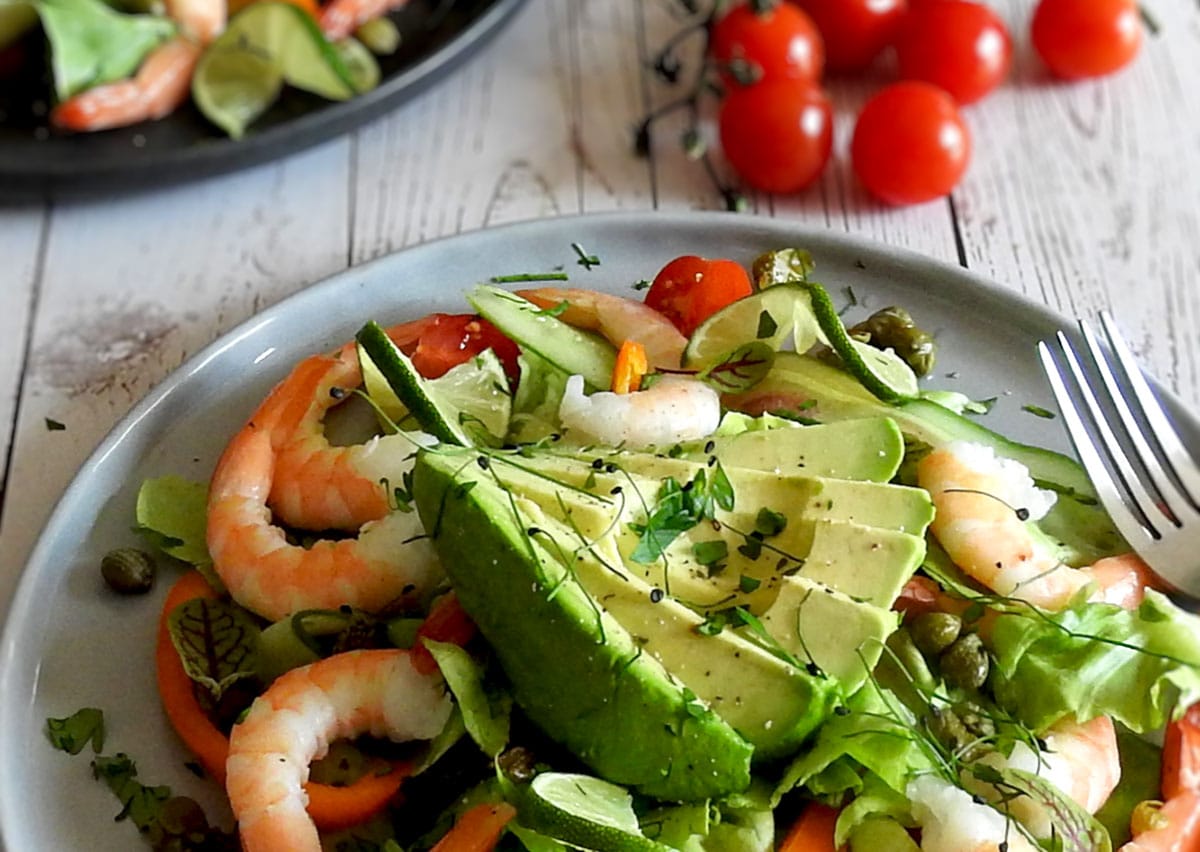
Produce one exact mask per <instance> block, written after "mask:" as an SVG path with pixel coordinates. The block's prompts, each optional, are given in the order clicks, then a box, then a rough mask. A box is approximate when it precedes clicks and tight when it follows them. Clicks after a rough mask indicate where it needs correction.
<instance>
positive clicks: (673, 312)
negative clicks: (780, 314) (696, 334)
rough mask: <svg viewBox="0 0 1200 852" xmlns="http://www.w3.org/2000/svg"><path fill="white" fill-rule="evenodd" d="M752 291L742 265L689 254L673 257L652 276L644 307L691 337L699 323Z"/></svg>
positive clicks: (748, 277)
mask: <svg viewBox="0 0 1200 852" xmlns="http://www.w3.org/2000/svg"><path fill="white" fill-rule="evenodd" d="M752 290H753V287H751V285H750V276H749V275H747V274H746V270H745V269H743V268H742V266H741V264H738V263H735V262H734V261H732V260H708V259H707V258H703V257H697V256H696V255H694V254H688V255H684V256H683V257H677V258H675V259H674V260H672V261H671V262H670V263H668V264H667V265H666V266H664V267H663V268H662V269H661V270H660V271H659V273H658V274H657V275H655V276H654V283H653V284H651V285H650V289H649V291H647V293H646V304H647V305H648V306H649V307H651V308H654V310H656V311H658V312H659V313H660V314H662V315H663V316H665V317H666V318H667V319H669V320H670V321H671V322H672V323H674V324H675V327H676V328H677V329H679V330H680V332H682V333H683V334H685V335H687V336H689V337H690V336H691V334H692V332H693V331H695V330H696V328H697V327H698V326H699V325H700V324H701V323H702V322H704V321H705V320H706V319H708V318H709V317H710V316H712V315H713V314H715V313H716V312H717V311H719V310H721V308H723V307H725V306H726V305H728V304H730V303H731V302H736V301H737V300H738V299H740V298H742V297H743V296H749V295H750V293H751V292H752Z"/></svg>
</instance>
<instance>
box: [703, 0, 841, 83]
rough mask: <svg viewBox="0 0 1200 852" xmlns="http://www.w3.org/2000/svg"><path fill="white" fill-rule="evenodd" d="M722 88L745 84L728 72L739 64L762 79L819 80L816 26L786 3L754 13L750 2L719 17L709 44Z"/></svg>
mask: <svg viewBox="0 0 1200 852" xmlns="http://www.w3.org/2000/svg"><path fill="white" fill-rule="evenodd" d="M709 50H710V52H711V53H712V57H713V59H715V60H716V61H717V64H718V66H719V67H720V70H721V76H722V77H723V78H724V79H725V83H726V85H730V86H733V85H737V84H738V83H739V82H742V83H745V82H747V81H746V80H742V79H740V78H739V77H738V76H737V75H736V74H732V73H730V70H729V69H730V67H731V66H734V65H737V64H741V65H743V66H745V67H746V71H747V72H749V73H750V74H752V75H753V77H752V79H753V81H754V82H758V81H760V80H775V79H780V78H782V79H791V80H819V79H821V71H822V70H823V68H824V66H825V47H824V45H823V44H822V43H821V34H820V33H819V32H817V26H816V24H814V23H813V22H812V19H811V18H810V17H808V15H806V14H805V13H804V12H803V11H801V10H800V9H798V8H797V7H795V6H792V5H789V4H787V3H780V4H778V5H776V6H768V7H767V8H766V9H765V10H764V11H761V12H759V11H755V6H754V4H752V3H749V2H745V3H740V4H738V5H737V6H734V7H733V8H732V9H730V10H729V11H728V12H726V13H725V14H724V15H722V16H721V19H720V20H719V21H717V23H716V25H715V26H714V27H713V31H712V42H711V43H710V45H709Z"/></svg>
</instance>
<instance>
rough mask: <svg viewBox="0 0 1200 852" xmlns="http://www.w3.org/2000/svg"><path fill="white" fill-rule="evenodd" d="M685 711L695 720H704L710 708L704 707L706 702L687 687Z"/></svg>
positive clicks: (684, 702)
mask: <svg viewBox="0 0 1200 852" xmlns="http://www.w3.org/2000/svg"><path fill="white" fill-rule="evenodd" d="M683 709H684V710H686V711H687V714H688V715H689V716H691V717H692V718H693V719H700V718H703V717H704V715H705V714H706V713H707V712H708V708H707V707H705V706H704V702H703V701H701V700H700V698H699V697H698V696H697V695H696V693H694V692H692V691H691V690H690V689H688V688H687V687H686V686H685V687H684V688H683Z"/></svg>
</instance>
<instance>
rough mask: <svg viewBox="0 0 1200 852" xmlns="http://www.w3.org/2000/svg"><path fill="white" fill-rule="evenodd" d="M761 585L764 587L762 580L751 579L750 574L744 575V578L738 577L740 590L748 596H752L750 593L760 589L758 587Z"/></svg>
mask: <svg viewBox="0 0 1200 852" xmlns="http://www.w3.org/2000/svg"><path fill="white" fill-rule="evenodd" d="M761 585H762V580H759V579H757V578H755V577H751V576H750V575H748V574H743V575H742V576H740V577H738V588H739V589H741V590H742V591H743V592H745V593H746V594H750V592H753V591H756V590H757V589H758V587H759V586H761Z"/></svg>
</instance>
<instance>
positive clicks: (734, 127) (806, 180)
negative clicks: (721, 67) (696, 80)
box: [718, 80, 833, 192]
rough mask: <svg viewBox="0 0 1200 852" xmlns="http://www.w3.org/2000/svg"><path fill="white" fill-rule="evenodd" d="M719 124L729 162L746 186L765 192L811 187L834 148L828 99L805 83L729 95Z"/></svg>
mask: <svg viewBox="0 0 1200 852" xmlns="http://www.w3.org/2000/svg"><path fill="white" fill-rule="evenodd" d="M718 124H719V127H720V131H721V147H722V148H723V149H724V151H725V158H726V159H727V160H729V163H730V165H732V166H733V168H734V169H735V170H736V171H737V173H738V174H739V175H741V176H742V178H743V179H744V180H745V181H746V183H748V184H750V185H751V186H753V187H754V188H755V189H761V190H763V191H765V192H795V191H796V190H799V189H803V188H804V187H806V186H808V184H810V183H812V182H813V181H814V180H815V179H816V177H817V175H819V174H820V173H821V169H823V168H824V167H825V163H826V162H827V161H828V160H829V151H830V149H831V148H832V147H833V111H832V109H831V107H830V105H829V98H828V97H827V96H826V95H825V92H823V91H822V90H821V88H820V87H819V86H817V85H816V84H815V83H809V82H805V81H803V80H766V81H764V82H762V83H757V84H756V85H753V86H744V87H739V88H735V89H733V90H731V91H730V92H729V94H728V95H727V96H726V97H725V100H724V101H723V102H722V104H721V114H720V117H719V119H718Z"/></svg>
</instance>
